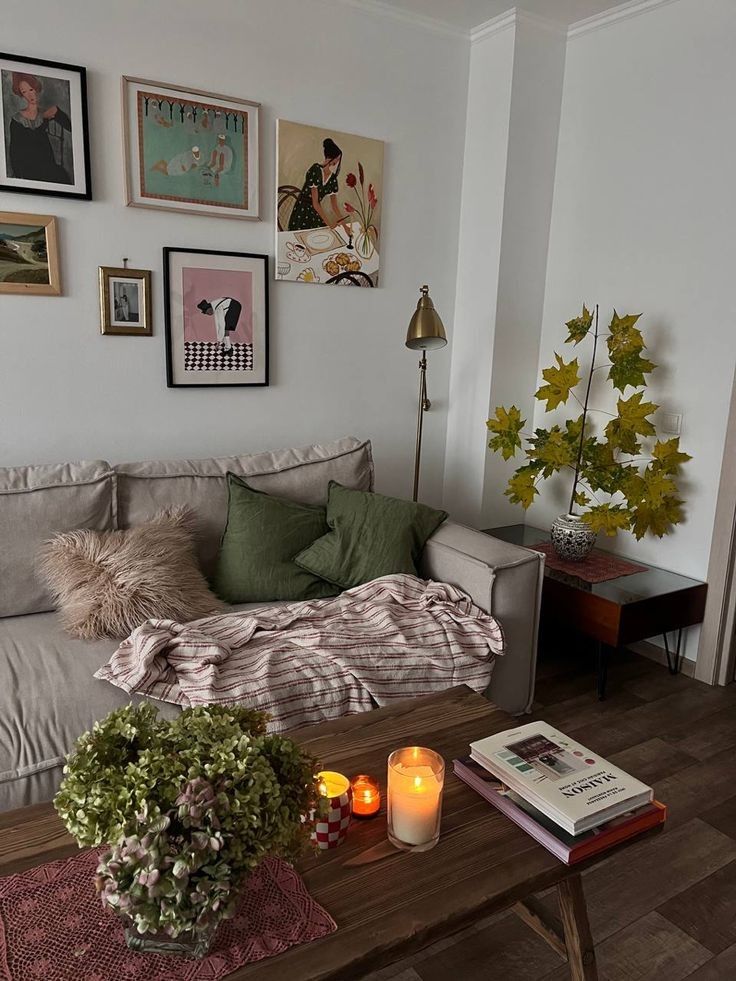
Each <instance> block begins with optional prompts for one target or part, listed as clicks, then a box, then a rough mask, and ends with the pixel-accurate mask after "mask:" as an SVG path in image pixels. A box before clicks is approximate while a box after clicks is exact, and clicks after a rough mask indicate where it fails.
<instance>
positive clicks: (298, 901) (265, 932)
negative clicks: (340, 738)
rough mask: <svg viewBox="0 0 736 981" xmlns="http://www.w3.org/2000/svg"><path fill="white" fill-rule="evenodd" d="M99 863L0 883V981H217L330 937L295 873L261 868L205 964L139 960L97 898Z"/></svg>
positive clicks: (88, 854) (76, 862) (79, 861)
mask: <svg viewBox="0 0 736 981" xmlns="http://www.w3.org/2000/svg"><path fill="white" fill-rule="evenodd" d="M98 855H99V852H98V851H96V850H94V851H85V852H81V853H80V854H79V855H76V856H74V858H70V859H66V860H63V861H60V862H50V863H48V864H47V865H41V866H39V867H38V868H35V869H30V870H29V871H27V872H19V873H17V874H16V875H10V876H8V877H7V878H4V879H0V977H2V979H3V981H71V979H73V981H112V979H116V981H122V979H125V981H204V979H205V978H206V979H207V981H214V979H216V978H223V977H225V976H226V975H228V974H230V973H232V972H233V971H235V970H236V969H237V968H239V967H241V966H242V965H243V964H250V963H252V962H254V961H259V960H262V959H264V958H266V957H273V955H274V954H280V953H281V952H282V951H284V950H288V948H289V947H293V946H295V945H296V944H303V943H308V942H309V941H310V940H316V939H317V938H319V937H324V936H327V934H330V933H333V931H335V930H336V929H337V926H336V924H335V922H334V920H333V919H332V917H331V916H330V915H329V914H328V913H326V912H325V911H324V910H323V909H322V907H321V906H319V905H318V904H317V903H316V902H315V901H314V900H313V899H312V897H311V896H310V895H309V893H308V892H307V888H306V886H305V885H304V882H303V881H302V879H301V877H300V876H299V875H298V873H297V872H295V871H294V869H293V868H292V867H291V866H290V865H287V864H286V862H282V861H280V860H278V859H268V860H266V861H265V862H263V863H262V864H261V865H260V866H259V867H258V868H257V869H256V871H255V872H254V873H253V875H252V876H251V877H250V879H249V880H248V885H247V887H246V888H245V889H244V891H243V898H242V900H241V903H240V906H239V908H238V911H237V913H236V915H235V917H234V918H233V919H232V920H226V921H225V922H223V923H222V924H221V925H220V927H219V929H218V931H217V934H216V935H215V940H214V943H213V945H212V949H211V950H210V953H209V954H208V955H207V956H206V957H204V958H202V960H199V961H197V960H189V959H187V958H185V957H179V956H177V955H171V954H139V953H136V952H134V951H132V950H128V948H127V947H126V946H125V939H124V936H123V927H122V925H121V923H120V921H119V920H118V918H117V916H116V915H115V914H114V913H113V912H112V911H111V910H109V909H103V907H102V905H101V902H100V898H99V896H97V895H96V894H95V888H94V874H95V869H96V867H97V862H98Z"/></svg>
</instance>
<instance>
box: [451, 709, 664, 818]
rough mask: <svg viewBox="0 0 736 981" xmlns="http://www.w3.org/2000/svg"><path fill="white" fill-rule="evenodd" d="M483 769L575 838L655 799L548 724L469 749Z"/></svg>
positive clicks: (521, 729) (639, 784)
mask: <svg viewBox="0 0 736 981" xmlns="http://www.w3.org/2000/svg"><path fill="white" fill-rule="evenodd" d="M470 755H471V757H472V758H473V759H474V760H475V761H476V763H479V764H480V765H481V766H483V767H485V768H486V769H487V770H489V771H490V772H491V773H492V774H493V775H494V776H496V777H498V779H499V780H500V781H501V782H502V783H503V784H505V785H506V786H507V787H509V788H510V789H511V790H513V791H515V792H516V793H517V794H518V795H519V797H521V798H522V799H523V800H525V801H527V802H528V803H530V804H532V805H533V806H534V807H536V808H537V810H539V811H541V813H542V814H544V815H545V816H546V817H548V818H551V820H552V821H554V822H555V823H556V824H558V825H559V826H560V827H561V828H563V829H564V830H565V831H567V832H568V833H569V834H571V835H578V834H581V833H582V832H584V831H590V830H591V829H592V828H596V827H598V826H599V825H601V824H604V823H605V822H606V821H610V820H611V819H613V818H615V817H618V816H619V815H620V814H624V813H626V812H627V811H632V810H635V809H636V808H638V807H641V806H642V805H643V804H648V803H650V802H651V801H652V799H653V796H654V795H653V793H652V788H651V787H647V786H646V784H643V783H642V782H641V781H640V780H636V779H635V778H634V777H632V776H630V775H629V774H628V773H625V772H624V771H623V770H620V769H619V768H618V767H616V766H613V764H611V763H609V762H607V761H606V760H604V759H602V758H601V757H600V756H598V755H597V754H596V753H592V752H591V751H590V750H589V749H586V747H585V746H581V745H580V743H577V742H575V741H574V740H573V739H570V738H569V737H568V736H565V735H564V734H563V733H561V732H559V731H558V730H557V729H554V728H553V727H552V726H550V725H548V724H547V723H546V722H530V723H528V724H527V725H524V726H519V728H518V729H507V730H506V731H505V732H499V733H497V734H496V735H495V736H488V737H487V738H486V739H480V740H477V741H476V742H474V743H471V744H470Z"/></svg>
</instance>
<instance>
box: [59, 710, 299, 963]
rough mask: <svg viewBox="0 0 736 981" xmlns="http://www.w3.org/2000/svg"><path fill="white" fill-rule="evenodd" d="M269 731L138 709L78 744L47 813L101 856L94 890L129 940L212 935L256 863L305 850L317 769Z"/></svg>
mask: <svg viewBox="0 0 736 981" xmlns="http://www.w3.org/2000/svg"><path fill="white" fill-rule="evenodd" d="M266 721H267V716H266V715H265V714H264V713H262V712H256V711H253V710H250V709H247V708H244V707H226V706H221V705H212V706H208V707H202V708H192V709H185V710H184V711H183V712H182V713H181V714H180V715H179V716H178V718H177V719H175V720H174V721H171V722H168V721H165V720H162V719H159V718H158V714H157V710H156V709H155V708H154V707H153V706H152V705H150V704H148V703H143V704H140V705H136V706H134V705H128V706H127V707H126V708H122V709H118V710H116V711H114V712H111V713H110V715H108V716H107V718H105V719H104V720H103V721H102V722H97V723H95V725H94V727H93V728H92V729H91V730H90V731H89V732H87V733H85V734H84V735H83V736H81V737H80V738H79V739H78V740H77V743H76V746H75V750H74V752H73V753H72V754H71V755H70V756H69V758H68V760H67V764H66V766H65V768H64V773H65V777H64V781H63V783H62V785H61V788H60V790H59V792H58V794H57V795H56V798H55V801H54V804H55V807H56V810H57V811H58V813H59V815H60V816H61V818H62V820H63V821H64V823H65V825H66V827H67V829H68V830H69V832H70V833H71V834H72V835H73V836H74V838H75V839H76V840H77V842H78V844H79V845H80V847H82V846H99V845H107V846H108V849H107V851H105V852H104V853H103V855H102V856H101V860H100V864H99V867H98V870H97V888H98V891H99V892H100V894H101V897H102V902H103V904H104V905H105V906H109V907H112V908H113V909H114V910H116V911H118V912H119V913H120V915H121V916H122V917H123V919H124V920H125V921H126V923H127V924H128V926H129V942H130V932H132V931H134V932H135V933H137V934H138V935H164V936H166V937H168V938H172V939H173V938H177V937H180V935H182V934H185V935H187V936H189V937H192V938H194V939H195V940H196V939H197V938H203V937H206V936H211V934H212V932H213V929H214V927H215V926H216V925H217V923H219V922H220V920H222V919H226V918H227V917H229V916H232V915H233V913H234V911H235V906H236V903H237V899H238V894H239V890H240V888H241V887H242V885H243V884H244V881H245V879H246V878H247V876H248V873H249V872H251V871H252V870H253V869H254V868H255V867H256V865H258V863H259V862H260V861H261V860H262V859H263V858H264V857H266V856H273V855H279V856H283V857H287V858H290V857H295V856H296V855H297V854H298V853H299V852H300V851H301V849H302V848H303V846H304V845H305V844H306V842H307V840H308V837H309V830H310V827H309V824H308V823H307V822H305V821H304V815H307V814H308V813H309V812H310V810H311V809H312V808H313V807H314V806H315V800H316V797H317V789H316V782H315V776H314V774H315V768H316V766H315V760H314V759H313V758H312V757H310V756H309V755H308V754H306V753H304V752H303V751H302V750H301V749H300V748H299V747H298V746H297V745H296V744H295V743H293V742H292V741H291V740H290V739H287V738H285V737H283V736H279V735H274V734H271V735H269V734H268V733H267V732H266ZM133 945H134V944H133Z"/></svg>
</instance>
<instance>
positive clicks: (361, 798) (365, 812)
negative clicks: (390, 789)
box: [350, 773, 381, 818]
mask: <svg viewBox="0 0 736 981" xmlns="http://www.w3.org/2000/svg"><path fill="white" fill-rule="evenodd" d="M350 785H351V787H352V788H353V817H357V818H369V817H375V816H376V814H378V812H379V810H380V809H381V788H380V786H379V784H378V781H377V780H376V778H375V777H370V776H368V774H367V773H359V774H358V776H357V777H353V779H352V780H351V781H350Z"/></svg>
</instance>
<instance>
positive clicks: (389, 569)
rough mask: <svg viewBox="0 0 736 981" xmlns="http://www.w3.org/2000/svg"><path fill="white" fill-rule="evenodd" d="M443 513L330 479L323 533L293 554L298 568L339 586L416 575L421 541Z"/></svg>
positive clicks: (443, 517)
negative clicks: (325, 522)
mask: <svg viewBox="0 0 736 981" xmlns="http://www.w3.org/2000/svg"><path fill="white" fill-rule="evenodd" d="M446 517H447V511H437V510H435V508H430V507H427V505H426V504H416V503H414V502H413V501H404V500H401V499H400V498H398V497H386V496H385V495H383V494H374V493H372V492H370V491H357V490H349V489H348V488H347V487H342V486H341V485H340V484H338V483H337V481H334V480H331V481H330V491H329V498H328V501H327V524H328V525H329V526H330V529H331V530H330V531H329V533H328V534H326V535H324V536H323V537H322V538H318V539H317V541H316V542H314V543H313V544H311V545H309V546H308V547H307V548H305V549H304V551H303V552H300V553H299V555H297V557H296V559H295V561H296V563H297V565H300V566H301V567H302V568H303V569H306V570H308V571H309V572H312V573H314V575H316V576H321V578H322V579H327V580H329V582H332V583H335V585H336V586H340V587H342V588H343V589H349V588H350V587H351V586H359V585H361V583H364V582H370V581H371V580H372V579H378V578H379V577H381V576H390V575H394V574H396V573H400V572H406V573H410V574H411V575H417V565H416V564H417V562H418V561H419V557H420V556H421V554H422V550H423V548H424V543H425V542H426V541H427V539H428V538H429V536H430V535H432V534H433V533H434V532H435V531H436V530H437V528H439V526H440V525H441V524H442V522H443V521H444V520H445V518H446Z"/></svg>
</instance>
